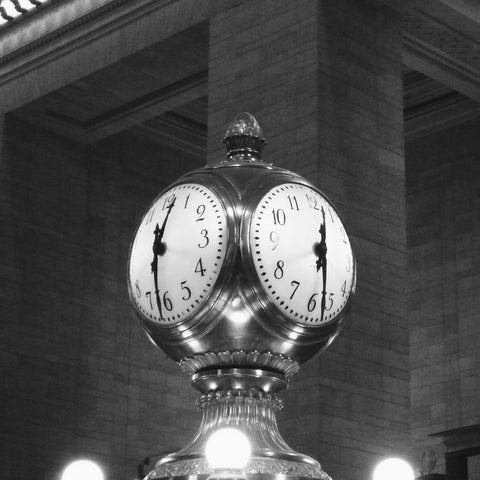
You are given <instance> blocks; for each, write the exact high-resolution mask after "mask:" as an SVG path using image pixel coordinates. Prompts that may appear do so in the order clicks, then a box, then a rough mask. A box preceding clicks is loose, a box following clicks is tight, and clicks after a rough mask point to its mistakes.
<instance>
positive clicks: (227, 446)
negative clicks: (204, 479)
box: [205, 428, 252, 480]
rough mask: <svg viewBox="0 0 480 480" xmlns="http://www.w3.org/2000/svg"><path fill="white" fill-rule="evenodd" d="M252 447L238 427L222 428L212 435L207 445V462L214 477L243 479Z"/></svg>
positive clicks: (212, 479) (211, 477) (211, 478)
mask: <svg viewBox="0 0 480 480" xmlns="http://www.w3.org/2000/svg"><path fill="white" fill-rule="evenodd" d="M251 453H252V449H251V447H250V442H249V441H248V438H247V436H246V435H245V434H244V433H242V432H241V431H240V430H238V429H236V428H221V429H220V430H217V431H216V432H214V433H212V435H210V437H209V439H208V440H207V444H206V446H205V456H206V458H207V462H208V464H209V465H210V467H212V469H213V473H212V475H211V476H210V477H209V478H210V480H214V479H221V478H225V479H243V478H245V474H244V473H243V470H244V468H245V467H246V465H247V463H248V461H249V460H250V456H251Z"/></svg>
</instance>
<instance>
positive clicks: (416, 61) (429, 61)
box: [403, 8, 480, 102]
mask: <svg viewBox="0 0 480 480" xmlns="http://www.w3.org/2000/svg"><path fill="white" fill-rule="evenodd" d="M403 38H404V52H403V61H404V63H405V65H407V66H409V67H410V68H412V69H414V70H417V71H419V72H422V73H423V74H425V75H427V76H429V77H431V78H434V79H436V80H438V81H440V82H442V83H444V84H445V85H448V86H449V87H450V88H452V89H454V90H457V91H459V92H461V93H463V94H464V95H466V96H467V97H470V98H471V99H473V100H475V101H479V102H480V45H479V44H478V42H477V41H476V40H474V39H472V38H470V37H468V36H466V35H464V34H463V33H462V32H460V31H458V30H456V29H454V28H453V27H451V26H450V25H447V24H446V23H444V22H442V21H441V20H439V19H437V18H435V17H434V16H432V15H431V14H430V13H427V12H424V11H422V10H420V9H419V8H412V9H411V10H409V12H408V13H407V14H406V15H405V16H404V21H403Z"/></svg>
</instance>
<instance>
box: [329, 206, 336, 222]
mask: <svg viewBox="0 0 480 480" xmlns="http://www.w3.org/2000/svg"><path fill="white" fill-rule="evenodd" d="M328 213H329V214H330V220H331V222H332V223H335V218H333V215H332V209H331V208H329V209H328Z"/></svg>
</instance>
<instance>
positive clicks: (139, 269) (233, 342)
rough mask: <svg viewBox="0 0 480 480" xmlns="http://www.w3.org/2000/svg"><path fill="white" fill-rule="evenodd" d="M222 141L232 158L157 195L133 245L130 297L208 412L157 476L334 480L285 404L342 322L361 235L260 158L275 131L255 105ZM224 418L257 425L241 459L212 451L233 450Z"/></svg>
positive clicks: (295, 179)
mask: <svg viewBox="0 0 480 480" xmlns="http://www.w3.org/2000/svg"><path fill="white" fill-rule="evenodd" d="M224 143H225V145H226V148H227V158H226V159H221V160H220V161H219V162H218V163H216V164H215V165H210V166H206V167H204V168H201V169H199V170H195V171H193V172H190V173H187V174H186V175H184V176H182V177H181V178H179V179H178V180H177V181H175V182H174V183H173V184H172V185H170V186H169V187H168V188H167V189H165V190H164V191H163V192H162V193H161V194H160V195H159V196H158V198H157V199H156V200H155V201H154V202H153V204H152V205H151V206H150V207H149V209H148V210H147V212H146V213H145V215H144V216H143V218H142V220H141V222H140V224H139V226H138V228H137V231H136V234H135V237H134V240H133V243H132V247H131V251H130V259H129V271H128V282H129V293H130V299H131V301H132V303H133V305H134V307H135V310H136V312H137V314H138V316H139V318H140V320H141V322H142V325H143V327H144V329H145V330H146V332H147V334H148V336H149V337H150V339H151V340H152V341H153V343H155V344H156V345H157V346H159V347H160V348H161V349H163V350H164V351H165V352H166V353H167V354H168V355H169V356H170V357H171V358H172V359H173V360H175V361H177V362H178V364H179V365H180V367H181V368H182V370H183V371H184V372H186V373H188V374H190V375H191V380H192V385H193V387H194V388H196V389H197V390H198V391H199V392H200V398H199V399H198V401H197V406H198V407H199V408H200V410H201V411H202V421H201V424H200V427H199V430H198V432H197V434H196V435H195V437H194V438H193V440H192V441H191V442H190V443H189V444H188V445H186V446H185V447H184V448H183V449H181V450H180V451H178V452H176V453H173V454H171V455H168V456H166V457H164V458H162V459H161V460H160V461H159V462H158V463H157V465H156V467H155V469H154V470H153V471H152V472H150V473H149V475H148V476H147V478H148V480H155V479H159V478H162V477H170V478H171V479H172V478H173V479H178V480H179V479H180V477H185V476H188V475H212V469H213V477H218V476H219V475H222V476H223V475H227V474H228V475H233V476H234V477H236V476H237V475H240V473H239V472H241V471H242V470H243V474H245V475H247V476H248V477H249V478H251V477H252V475H256V474H260V475H262V479H268V478H278V475H282V476H284V477H282V478H284V480H288V479H289V478H293V477H295V478H298V477H310V478H318V479H324V480H328V479H329V478H330V477H329V476H328V475H327V474H326V473H325V472H324V471H323V470H322V469H321V466H320V464H319V463H318V462H317V461H316V460H314V459H312V458H310V457H308V456H306V455H302V454H301V453H298V452H295V451H294V450H292V449H291V448H290V447H289V446H288V445H287V443H286V442H285V441H284V440H283V438H282V437H281V435H280V432H279V431H278V427H277V424H276V418H275V415H276V412H277V411H278V410H279V409H280V408H281V406H282V403H281V400H280V399H279V397H278V394H279V393H280V392H281V391H283V390H284V389H286V388H287V386H288V382H289V379H290V377H291V376H292V375H293V374H294V373H296V372H297V371H298V370H299V367H300V365H301V364H302V363H304V362H306V361H307V360H309V359H310V358H311V357H313V356H314V355H315V354H317V353H318V352H320V351H321V350H323V349H325V348H327V347H328V346H329V345H330V344H331V342H332V341H333V340H334V338H335V337H336V336H337V334H338V333H339V331H340V328H341V326H342V323H343V320H344V317H345V314H346V312H347V310H348V308H349V306H350V303H351V299H352V296H353V293H354V290H355V283H356V263H355V257H354V254H353V252H352V248H351V245H350V240H349V238H348V235H347V233H346V230H345V227H344V225H343V223H342V221H341V219H340V216H339V214H338V212H337V210H336V208H335V207H334V206H333V205H332V203H331V202H330V201H329V200H328V199H327V198H326V197H325V195H324V194H323V193H322V192H321V191H320V190H318V189H317V188H316V187H315V186H313V185H312V184H310V183H309V182H308V181H307V180H305V179H304V178H303V177H301V176H299V175H297V174H296V173H293V172H291V171H288V170H285V169H283V168H278V167H274V166H272V165H271V164H270V163H265V162H263V161H262V160H261V151H262V149H263V146H264V144H265V139H264V138H263V134H262V131H261V129H260V126H259V125H258V122H257V121H256V120H255V118H254V117H253V116H252V115H250V114H248V113H242V114H240V115H238V116H237V117H236V118H235V119H234V121H233V122H232V124H231V125H230V126H229V128H228V129H227V133H226V135H225V138H224ZM222 428H228V429H230V428H234V429H236V431H240V432H243V434H244V435H246V436H247V438H248V442H249V445H250V449H251V456H250V460H249V461H248V463H246V464H245V465H244V466H243V467H240V466H239V465H240V464H238V465H234V466H233V467H232V466H231V465H224V464H222V463H221V462H220V463H218V462H217V461H216V460H215V458H217V459H218V457H215V455H214V453H212V450H211V449H212V448H213V450H215V448H214V447H211V445H217V448H219V447H218V445H220V446H226V447H227V452H224V453H223V454H222V456H223V457H224V458H227V457H228V455H227V453H228V451H229V450H231V449H232V448H233V447H232V445H233V443H232V441H231V440H228V441H226V440H224V441H223V442H222V441H220V443H219V444H218V443H215V442H216V440H215V438H217V437H216V435H217V434H218V435H220V433H219V432H217V431H218V430H220V429H222ZM209 442H212V443H209ZM208 445H210V447H207V446H208ZM229 446H230V448H229ZM206 450H207V452H210V453H207V458H206V453H205V452H206ZM211 455H213V456H211ZM208 458H210V460H211V461H212V462H213V463H211V465H210V464H209V461H207V460H208ZM228 458H230V457H228ZM242 458H243V457H242ZM245 458H246V457H245ZM212 467H213V468H212ZM229 472H230V473H229ZM228 475H227V476H228Z"/></svg>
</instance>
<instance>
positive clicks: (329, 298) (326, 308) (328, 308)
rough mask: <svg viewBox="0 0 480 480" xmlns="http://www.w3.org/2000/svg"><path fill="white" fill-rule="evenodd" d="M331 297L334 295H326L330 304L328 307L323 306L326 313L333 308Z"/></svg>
mask: <svg viewBox="0 0 480 480" xmlns="http://www.w3.org/2000/svg"><path fill="white" fill-rule="evenodd" d="M333 296H334V293H332V292H330V293H329V294H328V301H329V302H330V303H329V304H328V305H326V306H325V311H326V312H329V311H330V310H331V309H332V307H333Z"/></svg>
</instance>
